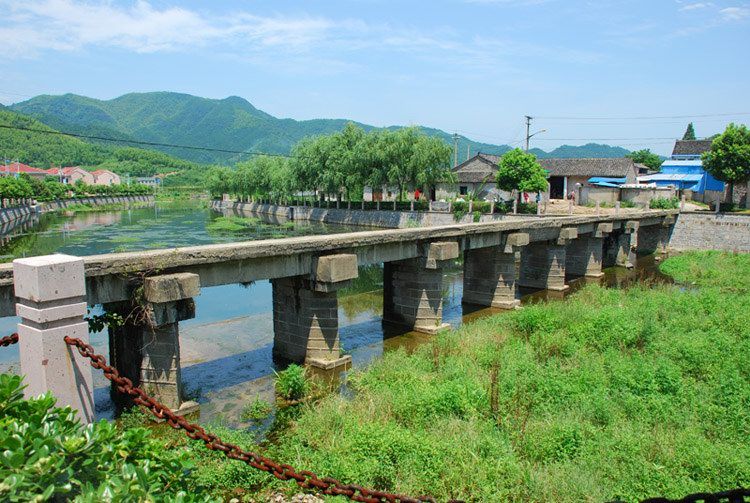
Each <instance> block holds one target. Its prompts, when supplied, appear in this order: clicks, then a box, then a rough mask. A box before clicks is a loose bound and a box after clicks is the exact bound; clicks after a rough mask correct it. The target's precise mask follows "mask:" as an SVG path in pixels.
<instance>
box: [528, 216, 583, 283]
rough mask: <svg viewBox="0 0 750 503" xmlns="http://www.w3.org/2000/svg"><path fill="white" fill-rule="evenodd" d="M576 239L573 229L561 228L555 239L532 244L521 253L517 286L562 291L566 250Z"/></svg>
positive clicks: (576, 233) (575, 231) (574, 229)
mask: <svg viewBox="0 0 750 503" xmlns="http://www.w3.org/2000/svg"><path fill="white" fill-rule="evenodd" d="M577 237H578V229H577V228H575V227H563V228H562V229H560V233H559V235H558V237H557V239H551V240H545V241H539V242H533V243H531V244H529V245H528V246H527V247H525V248H524V249H523V251H522V252H521V269H520V274H519V280H518V284H519V285H520V286H524V287H529V288H538V289H542V290H554V291H563V290H567V289H568V288H570V287H569V286H568V285H567V284H566V283H565V274H566V272H565V271H566V262H567V258H566V249H567V245H568V243H570V242H571V241H572V240H574V239H576V238H577Z"/></svg>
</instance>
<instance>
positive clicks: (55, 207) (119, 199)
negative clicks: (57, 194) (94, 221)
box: [0, 195, 154, 224]
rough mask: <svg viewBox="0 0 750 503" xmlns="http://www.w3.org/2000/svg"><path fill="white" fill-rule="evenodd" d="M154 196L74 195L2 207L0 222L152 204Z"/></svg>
mask: <svg viewBox="0 0 750 503" xmlns="http://www.w3.org/2000/svg"><path fill="white" fill-rule="evenodd" d="M153 202H154V196H151V195H144V196H91V197H72V198H69V199H58V200H55V201H48V202H41V203H38V204H35V205H30V204H28V205H22V206H12V207H10V208H1V209H0V224H8V223H10V222H13V221H14V220H17V219H19V218H22V217H25V216H26V215H31V214H36V213H48V212H50V211H60V210H70V211H91V210H92V209H97V208H98V209H99V210H100V211H107V210H111V209H122V208H123V207H125V208H126V207H128V206H130V205H133V204H152V203H153Z"/></svg>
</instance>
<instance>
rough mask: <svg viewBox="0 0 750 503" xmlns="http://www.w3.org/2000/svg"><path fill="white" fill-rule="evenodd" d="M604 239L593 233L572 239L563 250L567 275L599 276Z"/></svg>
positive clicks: (601, 274) (600, 273)
mask: <svg viewBox="0 0 750 503" xmlns="http://www.w3.org/2000/svg"><path fill="white" fill-rule="evenodd" d="M603 253H604V239H603V238H601V237H596V236H595V235H585V236H580V237H579V238H578V239H574V240H572V241H571V242H570V243H569V244H568V246H567V249H566V250H565V273H566V274H567V275H568V276H569V277H581V276H586V277H588V278H601V277H602V276H604V273H603V272H602V262H603V256H602V255H603Z"/></svg>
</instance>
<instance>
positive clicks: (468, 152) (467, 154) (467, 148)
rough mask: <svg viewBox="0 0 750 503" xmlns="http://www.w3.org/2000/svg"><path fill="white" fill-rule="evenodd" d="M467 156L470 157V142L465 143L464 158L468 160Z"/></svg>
mask: <svg viewBox="0 0 750 503" xmlns="http://www.w3.org/2000/svg"><path fill="white" fill-rule="evenodd" d="M469 157H471V143H469V144H468V145H466V160H467V161H468V160H469Z"/></svg>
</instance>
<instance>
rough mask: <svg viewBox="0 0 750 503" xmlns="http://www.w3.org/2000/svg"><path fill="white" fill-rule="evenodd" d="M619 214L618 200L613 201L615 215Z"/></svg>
mask: <svg viewBox="0 0 750 503" xmlns="http://www.w3.org/2000/svg"><path fill="white" fill-rule="evenodd" d="M619 214H620V201H615V215H619Z"/></svg>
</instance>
